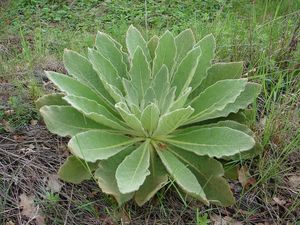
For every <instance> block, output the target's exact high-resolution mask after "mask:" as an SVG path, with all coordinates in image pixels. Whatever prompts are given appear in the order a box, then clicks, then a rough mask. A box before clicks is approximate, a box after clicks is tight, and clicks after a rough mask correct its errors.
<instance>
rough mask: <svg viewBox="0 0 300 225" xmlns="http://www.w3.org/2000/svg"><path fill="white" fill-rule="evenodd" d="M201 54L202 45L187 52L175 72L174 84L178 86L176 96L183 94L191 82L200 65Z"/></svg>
mask: <svg viewBox="0 0 300 225" xmlns="http://www.w3.org/2000/svg"><path fill="white" fill-rule="evenodd" d="M200 55H201V49H200V47H197V48H194V49H192V50H191V51H189V52H188V53H187V55H186V56H185V57H184V58H183V59H182V61H181V63H180V64H179V66H178V69H177V71H176V72H175V73H174V76H173V80H172V86H176V87H177V89H176V96H179V95H181V93H182V91H184V90H185V89H186V88H187V87H188V86H189V85H190V83H191V81H192V79H193V77H194V74H195V70H196V68H197V65H198V59H199V57H200Z"/></svg>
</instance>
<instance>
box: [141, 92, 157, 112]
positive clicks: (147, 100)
mask: <svg viewBox="0 0 300 225" xmlns="http://www.w3.org/2000/svg"><path fill="white" fill-rule="evenodd" d="M156 102H157V101H156V95H155V91H154V89H153V88H152V87H149V88H148V89H147V91H146V93H145V97H144V99H143V100H142V102H141V108H142V109H144V108H145V107H146V106H147V105H149V104H151V103H156Z"/></svg>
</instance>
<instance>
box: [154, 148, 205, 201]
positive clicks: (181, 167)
mask: <svg viewBox="0 0 300 225" xmlns="http://www.w3.org/2000/svg"><path fill="white" fill-rule="evenodd" d="M157 153H158V155H159V157H160V159H161V161H162V162H163V164H164V165H165V167H166V169H167V170H168V172H169V173H170V174H171V176H172V177H173V178H174V180H175V182H176V183H177V184H178V185H179V186H180V187H181V188H182V189H183V190H184V191H185V192H187V193H188V194H190V195H191V196H193V197H196V198H199V199H201V200H202V201H203V202H204V203H205V204H208V201H207V199H206V196H205V193H204V191H203V189H202V187H201V186H200V184H199V182H198V181H197V178H196V177H195V175H194V174H193V173H192V172H191V171H190V170H189V169H188V168H187V167H186V165H185V164H183V163H182V162H181V161H180V160H179V159H177V158H176V157H175V156H174V155H173V154H172V153H171V152H170V151H169V150H166V149H163V150H161V149H158V150H157Z"/></svg>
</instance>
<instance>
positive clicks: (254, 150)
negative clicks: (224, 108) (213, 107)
mask: <svg viewBox="0 0 300 225" xmlns="http://www.w3.org/2000/svg"><path fill="white" fill-rule="evenodd" d="M207 126H210V127H212V126H214V127H229V128H232V129H235V130H239V131H241V132H244V133H245V134H248V135H249V136H251V137H253V138H254V140H256V136H255V133H254V132H253V131H252V130H250V129H249V128H248V127H247V126H246V125H244V124H240V123H238V122H235V121H232V120H224V121H220V122H218V123H215V124H209V125H207ZM262 150H263V147H262V145H261V144H260V143H259V142H258V141H257V140H256V142H255V145H254V146H253V148H251V149H250V150H248V151H245V152H241V153H238V154H236V155H232V156H227V157H224V159H227V160H240V159H248V158H253V157H255V156H256V155H258V154H259V153H261V152H262Z"/></svg>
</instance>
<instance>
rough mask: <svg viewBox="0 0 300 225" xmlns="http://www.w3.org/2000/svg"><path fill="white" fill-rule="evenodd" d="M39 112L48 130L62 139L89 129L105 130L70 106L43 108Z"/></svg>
mask: <svg viewBox="0 0 300 225" xmlns="http://www.w3.org/2000/svg"><path fill="white" fill-rule="evenodd" d="M40 112H41V115H42V117H43V118H44V121H45V124H46V126H47V128H48V130H49V131H50V132H51V133H54V134H58V135H60V136H62V137H65V136H74V135H75V134H77V133H81V132H84V131H87V130H91V129H103V128H105V127H104V126H102V125H100V124H98V123H96V122H94V121H93V120H90V119H88V118H86V117H85V116H84V115H82V114H81V113H80V112H78V111H77V110H75V109H74V108H72V107H71V106H55V105H51V106H43V107H42V108H41V109H40Z"/></svg>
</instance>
